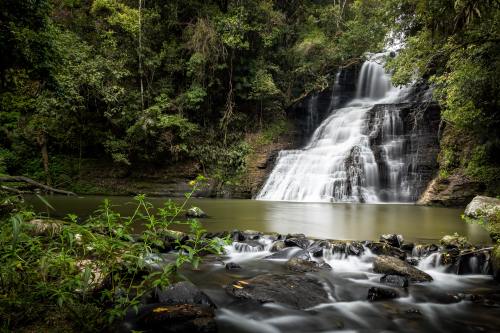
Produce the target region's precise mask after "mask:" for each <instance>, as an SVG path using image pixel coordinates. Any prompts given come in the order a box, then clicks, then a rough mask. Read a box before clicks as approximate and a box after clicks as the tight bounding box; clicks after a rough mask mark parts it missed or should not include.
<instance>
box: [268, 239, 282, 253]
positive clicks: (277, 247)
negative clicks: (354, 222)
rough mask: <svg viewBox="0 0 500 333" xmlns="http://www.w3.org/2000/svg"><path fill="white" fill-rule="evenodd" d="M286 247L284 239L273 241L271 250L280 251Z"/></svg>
mask: <svg viewBox="0 0 500 333" xmlns="http://www.w3.org/2000/svg"><path fill="white" fill-rule="evenodd" d="M284 248H286V245H285V242H284V241H282V240H278V241H276V242H274V243H273V245H272V246H271V249H270V251H271V252H279V251H281V250H283V249H284Z"/></svg>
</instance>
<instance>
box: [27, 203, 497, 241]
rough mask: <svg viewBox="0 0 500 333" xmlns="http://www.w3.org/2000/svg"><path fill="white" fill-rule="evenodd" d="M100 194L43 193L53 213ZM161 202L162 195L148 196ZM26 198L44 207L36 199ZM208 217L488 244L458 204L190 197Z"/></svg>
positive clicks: (325, 233) (332, 232) (83, 206)
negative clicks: (452, 237) (456, 237)
mask: <svg viewBox="0 0 500 333" xmlns="http://www.w3.org/2000/svg"><path fill="white" fill-rule="evenodd" d="M103 199H104V197H102V196H88V197H78V198H76V197H62V196H53V197H48V201H49V202H50V203H51V204H52V205H53V206H54V208H55V209H56V212H55V213H52V215H56V216H59V217H61V216H65V215H66V214H68V213H75V214H77V215H79V216H87V215H89V214H90V213H91V212H92V211H93V210H95V209H96V207H97V206H98V205H99V204H100V203H101V202H102V200H103ZM149 200H150V201H151V202H152V203H153V204H155V205H161V204H162V203H163V202H164V201H165V200H167V198H150V199H149ZM29 201H30V202H31V203H32V204H33V205H34V206H35V208H36V209H38V210H45V208H44V205H43V204H42V203H41V202H40V201H39V200H38V199H37V198H30V199H29ZM111 201H112V203H113V204H115V205H118V207H116V209H117V210H118V211H120V212H121V213H129V212H131V210H132V207H133V204H131V202H132V198H131V197H111ZM190 205H195V206H199V207H201V208H202V209H203V210H204V211H205V212H206V213H207V214H208V215H209V216H210V217H209V218H206V219H202V223H203V225H204V227H205V228H206V229H207V230H209V231H223V230H232V229H240V230H245V229H253V230H259V231H264V232H279V233H284V234H286V233H303V234H306V235H308V236H311V237H318V238H332V239H356V240H365V239H378V237H379V235H381V234H384V233H399V234H402V235H403V236H404V237H405V238H406V239H408V240H412V241H416V240H436V239H440V238H441V237H442V236H444V235H446V234H452V233H454V232H457V233H459V234H461V235H465V236H467V237H468V238H469V239H470V241H472V242H474V243H488V242H489V237H488V234H487V233H486V232H485V231H484V230H483V229H482V228H481V227H479V226H476V225H469V224H467V223H465V222H463V221H462V220H461V219H460V215H461V214H462V209H455V208H438V207H422V206H416V205H406V204H405V205H403V204H345V203H342V204H332V203H297V202H279V201H256V200H226V199H192V200H191V202H190V204H188V206H190Z"/></svg>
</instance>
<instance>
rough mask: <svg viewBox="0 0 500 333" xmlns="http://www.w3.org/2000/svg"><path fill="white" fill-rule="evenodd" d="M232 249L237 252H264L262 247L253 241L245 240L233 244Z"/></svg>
mask: <svg viewBox="0 0 500 333" xmlns="http://www.w3.org/2000/svg"><path fill="white" fill-rule="evenodd" d="M233 247H234V248H235V249H236V251H238V252H259V251H264V245H262V244H261V243H259V242H257V241H254V240H246V241H243V242H234V243H233Z"/></svg>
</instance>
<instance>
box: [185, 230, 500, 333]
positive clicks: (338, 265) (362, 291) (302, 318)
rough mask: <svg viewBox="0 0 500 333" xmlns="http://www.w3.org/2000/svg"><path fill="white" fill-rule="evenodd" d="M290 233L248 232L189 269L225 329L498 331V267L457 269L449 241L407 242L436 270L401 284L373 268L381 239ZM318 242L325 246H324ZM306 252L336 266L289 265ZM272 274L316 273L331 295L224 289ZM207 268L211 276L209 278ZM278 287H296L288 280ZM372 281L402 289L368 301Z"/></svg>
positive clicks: (409, 252)
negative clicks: (235, 293)
mask: <svg viewBox="0 0 500 333" xmlns="http://www.w3.org/2000/svg"><path fill="white" fill-rule="evenodd" d="M290 237H297V238H300V237H301V236H300V235H298V236H295V235H292V236H288V237H286V238H282V237H281V236H279V235H262V234H261V235H255V234H252V235H251V237H249V238H247V239H245V240H243V239H237V240H236V241H234V242H233V243H232V244H231V245H228V246H226V253H225V255H224V256H223V257H220V258H219V259H218V260H220V263H218V262H215V263H206V264H204V265H203V267H202V272H197V273H196V274H193V275H192V276H190V277H192V278H194V279H195V281H193V282H195V283H196V285H198V286H199V287H201V288H202V289H203V290H204V291H205V292H206V293H207V294H208V295H210V297H211V298H212V299H213V300H214V301H215V302H216V304H217V305H218V310H217V316H216V320H217V324H218V327H219V331H220V332H270V333H277V332H287V333H288V332H292V333H293V332H329V331H345V332H347V331H350V332H391V331H392V332H403V331H404V332H422V331H426V332H448V331H450V330H456V331H460V332H475V331H477V330H481V331H483V332H494V331H495V327H494V324H492V323H494V322H495V318H496V316H497V310H498V307H500V298H498V300H497V301H494V299H495V297H498V296H500V286H498V285H497V284H494V283H493V281H492V277H491V275H487V274H477V273H471V274H467V275H457V274H455V273H453V272H452V271H453V269H452V266H453V264H446V263H445V262H446V261H445V258H446V253H448V252H447V251H448V250H446V249H445V248H443V247H436V246H435V245H422V246H415V247H414V248H413V249H408V248H406V250H404V251H405V253H406V255H405V256H406V259H405V260H406V261H407V262H411V263H412V264H413V265H416V266H415V267H417V268H418V269H420V270H422V271H424V272H426V273H427V274H429V275H431V276H432V278H433V281H431V282H423V283H416V282H411V283H410V284H409V286H408V287H404V288H402V287H394V286H390V285H387V284H385V283H382V282H381V277H383V276H384V275H383V274H379V273H376V272H375V271H374V269H373V267H374V261H375V260H376V259H377V258H378V257H379V256H380V255H381V254H380V253H379V254H377V253H378V251H380V248H379V247H377V246H374V245H377V244H380V243H378V242H355V241H332V240H323V241H322V240H307V242H304V241H302V242H301V243H300V242H297V241H296V240H295V241H294V242H296V243H297V244H299V243H300V244H301V245H302V246H303V247H305V250H304V248H300V247H297V246H290V245H291V243H290V242H289V239H290ZM292 243H293V242H292ZM241 244H247V245H249V246H248V247H246V246H242V245H241ZM283 244H285V245H283ZM405 244H406V243H405ZM278 245H280V246H278ZM283 246H284V247H283ZM318 246H320V247H322V251H318ZM256 248H257V250H256ZM305 252H306V253H307V255H306V257H307V256H308V258H309V259H308V260H310V261H314V262H316V263H318V264H324V263H326V264H328V265H329V266H331V270H329V269H327V270H323V269H321V270H317V271H312V272H309V273H293V272H290V270H289V268H287V267H288V266H287V263H289V262H290V260H291V259H292V258H295V257H297V256H300V257H304V255H305ZM375 252H377V253H375ZM479 261H480V260H479ZM229 262H233V263H238V264H239V266H240V268H239V269H237V270H229V271H228V270H227V268H226V269H224V264H225V263H229ZM477 269H479V268H477ZM266 274H278V275H280V276H281V275H290V274H292V275H293V276H295V275H296V274H298V275H299V276H311V277H316V278H317V279H319V280H320V281H322V282H321V283H322V284H321V285H322V287H320V288H323V289H324V290H325V291H326V292H327V294H328V300H326V301H322V302H320V303H319V304H317V305H314V306H311V307H306V308H304V309H296V308H294V307H290V306H287V305H284V304H280V303H274V302H264V303H259V302H255V301H252V300H250V299H244V298H243V299H235V298H233V297H231V296H230V295H228V294H227V293H225V292H223V291H222V290H221V289H220V286H221V285H228V284H229V285H230V284H231V283H235V282H234V281H235V280H237V281H242V282H244V284H242V285H241V286H244V287H245V288H247V287H248V286H251V285H252V278H254V277H255V276H263V275H264V276H265V275H266ZM208 276H210V281H211V282H210V283H208V284H207V281H209V279H208ZM196 280H197V281H196ZM245 281H247V282H245ZM239 288H243V287H239ZM266 288H270V289H269V291H268V292H269V293H270V295H272V294H273V293H274V292H276V290H274V291H273V289H272V288H273V287H272V285H269V286H268V287H266ZM274 288H283V290H282V292H283V293H289V292H291V291H290V290H289V289H288V288H289V287H288V286H286V285H283V286H281V287H276V286H275V287H274ZM371 288H382V289H388V290H393V291H395V292H396V293H397V294H398V295H399V296H398V297H397V298H392V299H389V298H388V299H380V300H377V301H369V300H368V299H367V293H369V292H370V290H371ZM251 290H252V289H249V292H250V294H251ZM492 295H493V296H494V297H492ZM495 295H498V296H495ZM304 296H305V295H304ZM491 299H493V301H492V300H491ZM495 302H496V303H495ZM465 323H467V325H466V324H465ZM464 325H465V326H464ZM464 327H466V328H464Z"/></svg>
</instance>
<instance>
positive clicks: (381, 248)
mask: <svg viewBox="0 0 500 333" xmlns="http://www.w3.org/2000/svg"><path fill="white" fill-rule="evenodd" d="M366 247H367V248H369V249H370V251H372V253H373V254H376V255H385V256H391V257H396V258H398V259H400V260H405V259H406V252H405V251H403V250H401V249H398V248H395V247H394V246H390V245H389V244H387V243H384V242H367V244H366Z"/></svg>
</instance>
